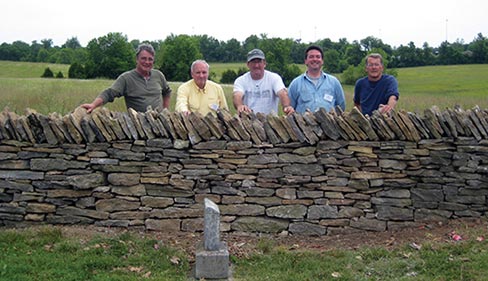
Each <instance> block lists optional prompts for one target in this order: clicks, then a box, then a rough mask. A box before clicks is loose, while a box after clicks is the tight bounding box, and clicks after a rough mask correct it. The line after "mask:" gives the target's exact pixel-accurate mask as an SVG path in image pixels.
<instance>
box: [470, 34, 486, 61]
mask: <svg viewBox="0 0 488 281" xmlns="http://www.w3.org/2000/svg"><path fill="white" fill-rule="evenodd" d="M468 49H469V50H470V51H471V52H472V62H473V63H488V39H487V38H486V37H484V36H483V34H481V33H478V37H476V38H475V39H474V41H473V42H471V44H469V47H468Z"/></svg>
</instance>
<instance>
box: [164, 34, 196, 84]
mask: <svg viewBox="0 0 488 281" xmlns="http://www.w3.org/2000/svg"><path fill="white" fill-rule="evenodd" d="M198 44H199V42H198V39H197V38H196V37H191V36H188V35H178V36H175V35H173V34H171V35H169V36H168V37H167V38H166V40H165V41H164V43H163V45H162V50H161V51H160V52H159V53H157V54H156V61H157V62H160V65H161V68H160V70H161V71H162V72H163V73H164V75H165V76H166V79H168V80H169V81H187V80H189V79H190V77H191V76H190V66H191V63H192V62H193V61H195V60H196V59H201V58H202V53H200V50H199V45H198Z"/></svg>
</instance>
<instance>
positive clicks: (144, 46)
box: [136, 43, 156, 57]
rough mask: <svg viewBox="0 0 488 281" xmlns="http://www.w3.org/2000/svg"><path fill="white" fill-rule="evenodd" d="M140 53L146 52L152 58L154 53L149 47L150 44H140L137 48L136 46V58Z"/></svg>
mask: <svg viewBox="0 0 488 281" xmlns="http://www.w3.org/2000/svg"><path fill="white" fill-rule="evenodd" d="M142 51H146V52H148V53H150V54H151V55H153V56H154V54H155V53H156V52H155V51H154V47H153V46H152V45H151V44H147V43H142V44H140V45H139V46H137V50H136V57H138V56H139V54H140V53H141V52H142Z"/></svg>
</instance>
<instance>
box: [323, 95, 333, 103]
mask: <svg viewBox="0 0 488 281" xmlns="http://www.w3.org/2000/svg"><path fill="white" fill-rule="evenodd" d="M324 100H326V101H328V102H332V101H333V100H334V97H333V96H331V95H324Z"/></svg>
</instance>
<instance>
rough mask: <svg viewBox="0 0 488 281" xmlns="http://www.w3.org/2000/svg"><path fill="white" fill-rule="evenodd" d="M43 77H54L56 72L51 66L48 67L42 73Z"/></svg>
mask: <svg viewBox="0 0 488 281" xmlns="http://www.w3.org/2000/svg"><path fill="white" fill-rule="evenodd" d="M41 77H42V78H53V77H54V73H53V72H52V70H51V69H50V68H49V67H46V69H44V73H43V74H42V76H41Z"/></svg>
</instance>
